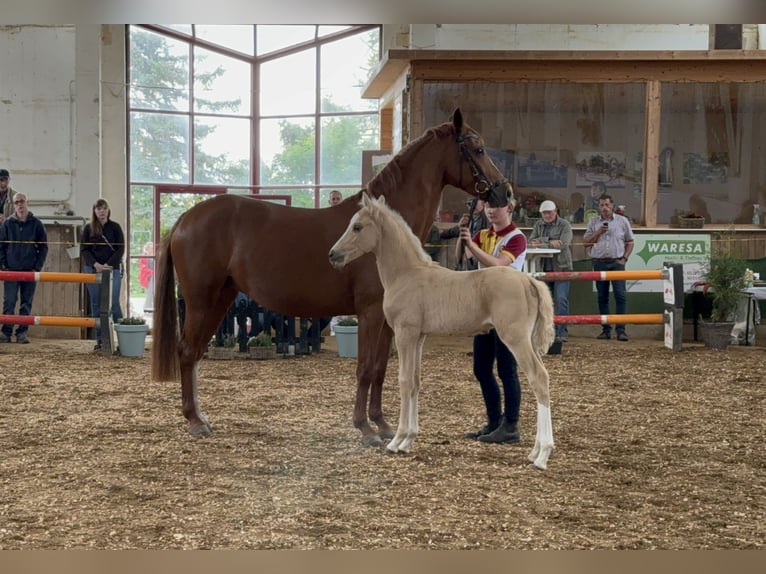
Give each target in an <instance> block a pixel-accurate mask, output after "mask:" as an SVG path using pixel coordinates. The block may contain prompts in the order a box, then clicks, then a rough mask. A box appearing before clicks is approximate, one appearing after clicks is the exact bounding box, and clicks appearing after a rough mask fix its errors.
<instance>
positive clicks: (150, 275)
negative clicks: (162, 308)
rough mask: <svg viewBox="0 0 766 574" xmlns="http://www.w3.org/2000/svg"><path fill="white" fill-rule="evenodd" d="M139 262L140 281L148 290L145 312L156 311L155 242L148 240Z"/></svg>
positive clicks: (145, 299)
mask: <svg viewBox="0 0 766 574" xmlns="http://www.w3.org/2000/svg"><path fill="white" fill-rule="evenodd" d="M141 254H142V255H143V256H144V257H142V258H141V259H140V260H139V263H138V282H139V283H140V284H141V287H143V288H144V289H145V290H146V297H145V298H144V313H151V312H152V311H154V243H152V242H151V241H147V242H146V244H145V245H144V249H143V251H142V252H141Z"/></svg>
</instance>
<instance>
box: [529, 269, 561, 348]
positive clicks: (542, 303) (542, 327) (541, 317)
mask: <svg viewBox="0 0 766 574" xmlns="http://www.w3.org/2000/svg"><path fill="white" fill-rule="evenodd" d="M527 277H529V284H530V285H531V289H532V290H533V291H536V293H535V294H536V297H532V300H534V299H537V315H536V317H535V324H534V327H533V328H532V346H533V347H534V349H535V351H536V352H537V353H539V354H540V355H544V354H545V353H547V352H548V349H549V348H550V346H551V345H552V344H553V340H554V339H555V338H556V330H555V329H554V327H553V317H554V314H553V298H552V297H551V292H550V289H548V286H547V285H546V284H545V283H544V282H542V281H539V280H537V279H534V278H532V277H530V276H527ZM530 305H534V303H531V302H530ZM533 311H534V309H533Z"/></svg>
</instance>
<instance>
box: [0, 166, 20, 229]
mask: <svg viewBox="0 0 766 574" xmlns="http://www.w3.org/2000/svg"><path fill="white" fill-rule="evenodd" d="M10 182H11V174H10V172H9V171H8V170H7V169H0V225H2V224H3V222H4V221H5V220H6V219H8V218H9V217H10V216H11V215H13V213H14V211H13V194H15V193H16V192H15V191H14V190H13V188H12V187H11V185H10Z"/></svg>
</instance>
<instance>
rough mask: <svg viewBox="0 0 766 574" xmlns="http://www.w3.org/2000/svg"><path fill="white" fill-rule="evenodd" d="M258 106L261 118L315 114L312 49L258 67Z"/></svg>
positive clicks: (314, 75)
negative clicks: (262, 116) (259, 68)
mask: <svg viewBox="0 0 766 574" xmlns="http://www.w3.org/2000/svg"><path fill="white" fill-rule="evenodd" d="M260 72H261V73H260V104H261V114H262V115H264V116H278V115H288V114H290V115H297V114H313V113H315V111H316V97H317V96H316V88H317V86H316V49H315V48H312V49H310V50H304V51H302V52H298V53H297V54H293V55H291V56H285V57H284V58H279V59H276V60H272V61H269V62H264V63H263V64H261V71H260Z"/></svg>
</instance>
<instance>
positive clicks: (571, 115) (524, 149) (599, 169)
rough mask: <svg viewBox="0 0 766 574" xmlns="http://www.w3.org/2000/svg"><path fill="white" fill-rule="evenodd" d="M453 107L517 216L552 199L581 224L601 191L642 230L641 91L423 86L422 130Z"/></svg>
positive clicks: (539, 85)
mask: <svg viewBox="0 0 766 574" xmlns="http://www.w3.org/2000/svg"><path fill="white" fill-rule="evenodd" d="M458 106H459V107H460V108H461V109H462V111H463V113H464V116H465V117H466V118H467V119H468V122H469V123H470V125H471V126H472V127H474V128H476V129H477V130H478V131H479V132H480V133H481V134H482V135H483V136H484V139H485V143H486V145H487V147H488V148H489V149H490V153H492V154H493V159H494V161H495V163H496V164H497V165H498V167H499V168H500V169H502V170H503V171H504V172H505V174H506V176H510V177H509V179H511V180H512V181H513V182H514V188H515V190H516V195H517V196H519V197H520V205H519V209H520V208H521V207H524V208H525V211H534V210H535V208H536V207H538V206H539V203H540V202H541V201H542V200H544V199H551V200H553V201H555V202H556V205H557V206H558V207H559V210H560V213H561V215H562V216H563V217H566V218H567V219H570V220H571V221H572V222H573V223H581V222H584V221H585V219H586V218H587V217H589V216H591V214H592V213H593V212H592V211H590V210H593V209H595V208H596V207H597V205H598V201H597V199H595V198H594V197H592V191H591V189H592V188H593V189H594V190H597V191H595V192H593V193H595V195H596V196H597V195H599V194H600V191H599V189H600V186H601V185H602V184H603V185H604V187H605V189H606V191H607V193H609V194H610V195H611V196H612V198H613V199H614V203H615V205H624V206H625V214H626V216H628V217H629V218H630V219H631V220H632V221H634V222H636V223H641V222H643V220H644V218H643V211H642V210H643V193H642V185H641V174H642V169H641V165H642V163H641V158H642V151H643V147H644V116H645V109H644V108H645V85H644V84H643V83H641V84H638V83H637V84H571V83H567V84H562V83H554V82H534V83H502V84H497V83H489V82H470V83H440V82H429V83H427V84H426V86H425V89H424V103H423V108H424V115H425V125H427V126H431V125H437V124H441V123H443V122H445V121H447V120H448V118H449V115H450V114H451V113H452V111H453V110H454V108H455V107H458ZM597 182H598V183H597ZM594 183H595V184H596V185H594ZM462 199H464V198H463V197H462V195H459V199H458V200H457V202H458V204H457V205H456V209H457V208H460V205H461V204H460V201H461V200H462Z"/></svg>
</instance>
